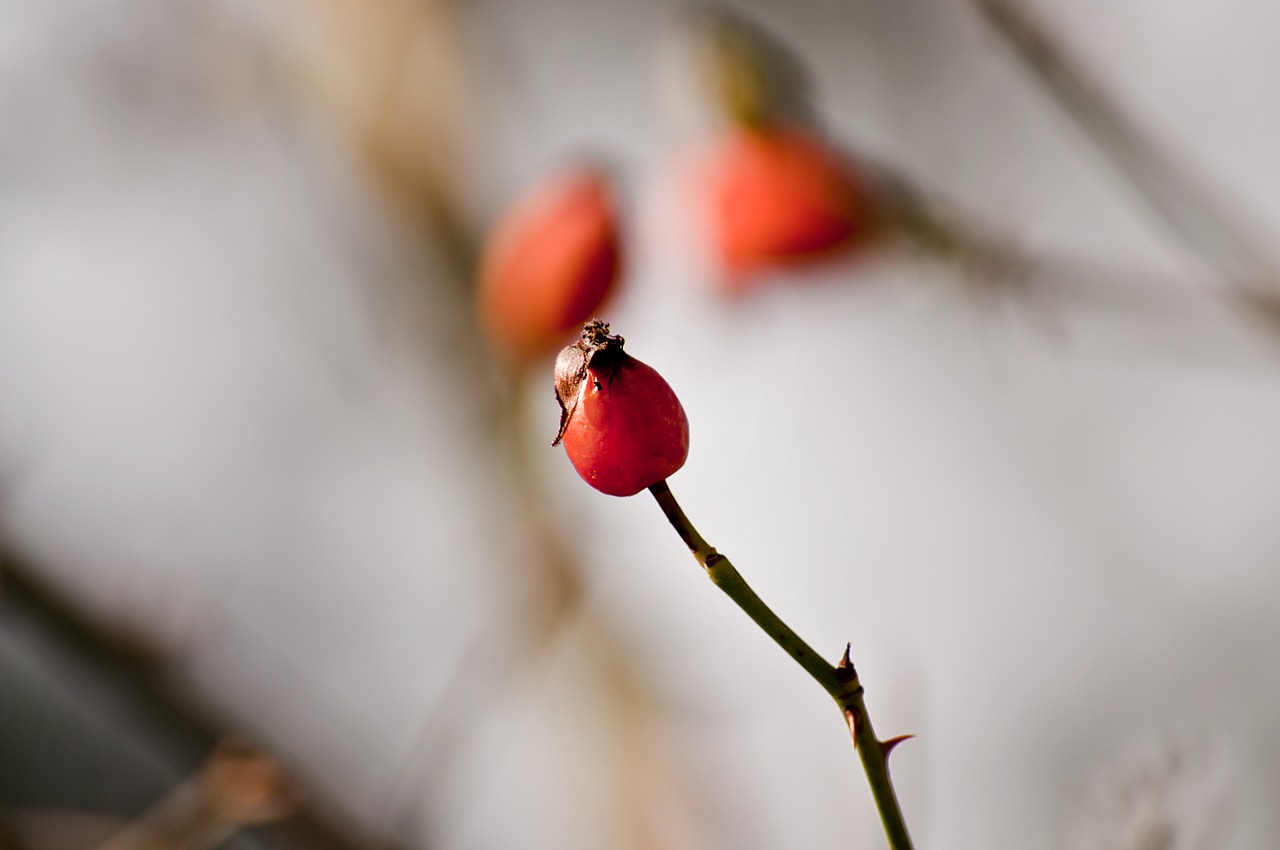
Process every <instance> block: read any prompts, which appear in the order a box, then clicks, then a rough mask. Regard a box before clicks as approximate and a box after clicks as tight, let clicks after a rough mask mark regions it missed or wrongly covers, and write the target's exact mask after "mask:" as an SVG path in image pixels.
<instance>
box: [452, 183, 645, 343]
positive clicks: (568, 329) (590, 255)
mask: <svg viewBox="0 0 1280 850" xmlns="http://www.w3.org/2000/svg"><path fill="white" fill-rule="evenodd" d="M620 269H621V248H620V245H619V238H618V222H617V213H616V210H615V206H614V198H613V191H612V188H611V186H610V181H609V177H608V175H607V174H606V173H605V172H604V171H603V170H602V169H600V168H598V167H596V166H592V165H586V164H577V165H571V166H568V167H565V168H561V169H559V170H557V171H555V172H553V173H551V174H549V175H547V176H546V177H544V178H543V179H542V180H540V181H538V182H537V183H535V184H534V185H533V186H531V187H529V188H528V189H527V190H526V191H525V192H523V193H522V194H521V195H520V196H519V197H517V198H516V199H515V201H514V202H513V203H512V204H511V205H510V206H509V207H508V208H507V209H506V210H504V211H503V213H502V214H501V215H500V216H499V217H498V220H497V222H496V223H495V224H494V226H493V228H492V229H491V231H490V233H489V236H488V239H487V240H486V242H485V245H484V248H483V251H482V253H481V259H480V279H479V285H478V291H477V310H478V313H479V318H480V323H481V325H482V327H483V328H484V331H485V334H486V336H487V337H488V339H489V343H490V345H491V346H492V347H493V349H494V350H495V351H497V352H498V353H499V354H500V355H501V356H502V357H504V358H505V359H507V360H508V361H510V362H512V363H514V364H523V363H527V362H529V361H531V360H533V359H535V358H537V357H540V356H542V355H547V354H550V353H551V352H552V351H554V350H555V349H556V348H557V347H559V346H561V345H563V344H564V342H565V341H566V340H567V339H568V338H570V337H571V336H572V334H573V332H574V330H575V329H577V328H578V327H580V326H581V325H582V323H583V322H585V321H586V320H587V319H589V318H590V317H591V316H592V315H594V314H595V313H596V311H597V310H599V308H600V306H601V305H602V304H604V302H605V301H606V300H607V299H608V297H609V295H610V294H611V292H612V291H613V289H614V288H615V286H616V285H617V283H618V279H619V273H620Z"/></svg>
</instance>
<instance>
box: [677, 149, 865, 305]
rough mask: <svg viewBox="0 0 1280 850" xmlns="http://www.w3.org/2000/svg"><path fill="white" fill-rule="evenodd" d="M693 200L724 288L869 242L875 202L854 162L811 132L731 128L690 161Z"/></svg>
mask: <svg viewBox="0 0 1280 850" xmlns="http://www.w3.org/2000/svg"><path fill="white" fill-rule="evenodd" d="M693 163H694V164H693V168H692V175H691V186H692V190H693V192H694V197H693V200H692V204H693V206H694V208H695V209H696V210H697V211H698V212H699V213H700V214H701V215H702V217H703V218H704V222H705V226H706V232H707V236H708V237H709V240H710V243H711V245H710V247H711V249H712V252H713V254H714V256H715V258H716V260H717V261H718V263H719V265H720V266H721V268H722V269H723V271H724V272H725V278H724V281H723V283H724V285H725V287H726V288H727V289H728V290H730V291H737V290H739V289H742V288H743V287H744V286H745V285H746V284H747V283H748V282H749V280H750V276H751V274H752V273H754V272H759V271H763V270H767V269H770V268H776V267H782V266H788V265H793V264H797V263H801V262H805V261H810V260H814V259H819V258H823V257H829V256H831V255H833V254H836V253H838V252H840V251H843V250H848V249H851V248H856V247H860V246H862V245H865V244H867V243H868V242H869V241H870V239H871V238H872V236H873V233H874V228H875V221H874V215H873V205H872V201H871V198H870V195H869V192H868V190H867V188H866V187H865V186H864V185H863V183H862V180H861V177H860V175H859V174H858V172H857V170H856V167H855V165H854V164H853V163H852V162H850V161H848V160H846V159H845V158H844V157H843V156H841V154H840V153H839V152H838V151H836V150H835V149H833V148H832V147H830V146H829V145H828V144H827V143H826V142H825V141H823V140H822V139H821V138H820V137H819V136H818V135H817V134H815V133H813V132H811V131H808V130H802V129H798V128H788V127H748V126H737V127H733V128H731V129H729V130H726V131H724V132H723V133H721V134H720V135H719V136H717V137H716V138H714V139H712V140H711V141H710V142H709V143H708V144H707V145H706V146H705V147H704V148H703V149H702V150H701V151H700V152H699V154H698V156H697V157H696V158H695V159H694V160H693Z"/></svg>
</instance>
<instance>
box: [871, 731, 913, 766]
mask: <svg viewBox="0 0 1280 850" xmlns="http://www.w3.org/2000/svg"><path fill="white" fill-rule="evenodd" d="M914 737H915V735H898V736H897V737H894V738H890V739H889V740H887V741H881V742H880V752H881V753H883V754H884V757H885V759H886V760H887V759H888V758H889V753H891V752H893V748H894V747H896V746H898V745H899V744H901V743H902V742H903V741H905V740H907V739H909V738H914Z"/></svg>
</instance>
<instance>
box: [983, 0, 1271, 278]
mask: <svg viewBox="0 0 1280 850" xmlns="http://www.w3.org/2000/svg"><path fill="white" fill-rule="evenodd" d="M974 2H975V3H976V5H977V7H978V9H979V11H980V12H981V13H982V15H983V16H984V17H985V18H986V20H987V22H988V23H989V24H990V25H991V26H992V28H993V29H994V30H995V32H996V33H997V34H998V35H999V36H1000V37H1001V38H1003V39H1004V41H1005V42H1006V43H1007V44H1008V45H1009V46H1010V47H1011V48H1012V49H1013V51H1014V53H1015V54H1016V55H1017V57H1018V58H1019V59H1020V60H1022V63H1023V65H1024V66H1025V67H1026V68H1027V70H1028V71H1030V73H1031V74H1032V76H1033V77H1034V78H1035V79H1036V80H1038V81H1039V82H1040V84H1041V85H1042V86H1043V87H1044V89H1045V90H1046V91H1047V92H1048V93H1049V94H1050V95H1051V96H1052V97H1053V98H1054V100H1055V101H1056V102H1057V103H1058V105H1059V106H1060V107H1061V108H1062V109H1063V110H1064V111H1065V112H1066V113H1067V114H1068V115H1069V116H1070V117H1071V118H1072V119H1073V120H1074V121H1075V122H1076V124H1077V125H1078V126H1079V127H1080V129H1081V130H1082V131H1083V132H1084V133H1085V134H1086V135H1087V136H1088V137H1089V138H1090V139H1091V140H1092V141H1093V143H1094V144H1095V145H1096V146H1097V147H1098V149H1099V150H1100V151H1101V152H1102V153H1103V155H1104V156H1106V157H1107V158H1108V159H1110V160H1111V162H1112V164H1113V165H1114V166H1115V168H1116V170H1117V171H1118V172H1119V173H1120V174H1121V175H1122V176H1123V177H1124V178H1125V180H1127V181H1128V183H1129V184H1130V185H1131V186H1132V187H1133V188H1134V190H1135V191H1136V192H1137V194H1138V196H1139V197H1140V198H1141V199H1142V200H1143V201H1144V202H1145V203H1146V205H1147V207H1148V209H1150V210H1151V212H1152V213H1154V214H1155V215H1156V216H1157V217H1158V218H1159V219H1160V221H1162V222H1163V223H1164V225H1165V226H1166V227H1167V228H1168V229H1169V230H1170V232H1172V233H1173V234H1174V235H1175V236H1177V237H1179V238H1180V239H1182V240H1183V241H1184V242H1185V243H1186V244H1187V245H1189V246H1190V247H1191V248H1192V249H1193V250H1195V251H1196V253H1198V254H1199V255H1200V256H1201V257H1202V258H1203V259H1204V260H1205V261H1206V262H1208V263H1209V265H1210V267H1211V268H1212V269H1214V270H1215V271H1217V272H1219V273H1221V274H1223V275H1224V276H1225V277H1226V278H1227V279H1228V280H1230V281H1231V282H1232V284H1233V286H1235V287H1236V288H1237V289H1250V288H1252V287H1258V286H1263V287H1266V291H1267V294H1268V295H1269V296H1270V299H1274V298H1275V295H1274V288H1275V286H1276V285H1277V283H1280V269H1278V268H1277V266H1276V264H1275V261H1274V260H1273V259H1272V257H1271V256H1270V255H1269V253H1268V252H1267V251H1266V250H1265V249H1263V248H1262V247H1261V242H1260V240H1259V239H1257V238H1256V237H1254V236H1253V235H1252V234H1251V233H1250V232H1249V230H1248V228H1246V227H1245V226H1244V224H1243V223H1242V222H1241V221H1239V220H1238V219H1237V218H1236V217H1235V216H1234V215H1232V214H1231V213H1229V212H1228V211H1227V210H1225V209H1224V208H1223V207H1222V206H1221V205H1220V203H1219V202H1218V200H1217V199H1216V198H1213V197H1211V194H1210V192H1209V191H1208V190H1207V189H1206V188H1205V187H1203V186H1201V185H1198V184H1197V183H1196V182H1194V181H1193V180H1191V179H1190V178H1188V177H1187V176H1186V175H1185V174H1184V173H1182V172H1180V171H1179V170H1178V169H1177V168H1176V167H1175V166H1174V165H1173V164H1172V162H1171V161H1170V160H1169V158H1168V157H1167V156H1165V155H1164V154H1163V152H1162V151H1160V150H1159V149H1158V147H1157V146H1156V145H1155V144H1154V143H1153V142H1152V141H1151V140H1150V138H1148V137H1147V136H1146V135H1144V134H1143V133H1142V132H1141V131H1140V130H1139V129H1138V128H1137V127H1136V126H1135V125H1134V123H1133V122H1132V121H1131V120H1129V118H1128V117H1127V116H1126V115H1125V113H1124V111H1123V110H1121V108H1120V107H1119V106H1118V105H1117V104H1116V103H1115V102H1114V101H1113V100H1112V99H1111V97H1110V96H1109V95H1108V94H1107V92H1106V91H1105V90H1104V89H1103V87H1102V86H1101V85H1099V84H1098V83H1097V81H1095V80H1093V79H1092V78H1091V77H1090V76H1089V75H1088V74H1087V73H1086V72H1085V71H1084V70H1083V69H1082V68H1081V66H1080V63H1078V62H1076V61H1074V60H1073V59H1072V58H1071V57H1069V56H1068V55H1067V53H1066V51H1065V50H1063V48H1062V47H1061V46H1060V45H1059V44H1058V42H1057V40H1056V39H1055V38H1054V37H1053V35H1052V34H1051V33H1050V31H1049V29H1048V28H1047V27H1046V26H1045V24H1044V23H1043V22H1042V21H1040V20H1039V19H1038V18H1037V17H1036V16H1034V15H1033V14H1032V13H1031V12H1029V11H1028V10H1027V9H1025V8H1024V7H1023V5H1022V4H1021V3H1020V2H1018V0H974ZM1256 297H1257V296H1255V295H1250V296H1249V299H1248V300H1250V301H1252V300H1255V299H1256Z"/></svg>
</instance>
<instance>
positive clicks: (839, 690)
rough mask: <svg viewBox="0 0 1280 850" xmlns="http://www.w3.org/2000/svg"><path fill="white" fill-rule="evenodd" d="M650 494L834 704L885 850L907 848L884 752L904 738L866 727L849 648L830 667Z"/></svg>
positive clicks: (715, 576)
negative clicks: (855, 757) (861, 773)
mask: <svg viewBox="0 0 1280 850" xmlns="http://www.w3.org/2000/svg"><path fill="white" fill-rule="evenodd" d="M649 492H651V493H652V494H653V497H654V499H656V500H657V502H658V505H659V507H661V508H662V512H663V513H664V514H665V515H666V517H667V519H668V520H669V521H670V522H671V525H672V527H673V528H675V530H676V533H677V534H679V535H680V539H681V540H683V541H684V543H685V545H686V546H688V547H689V551H690V552H692V553H693V557H694V558H696V559H697V561H698V563H699V564H700V565H701V566H702V568H703V569H704V570H705V571H706V573H707V576H708V578H710V579H711V581H712V582H713V583H714V584H715V585H716V587H718V588H720V589H721V590H722V591H724V593H725V595H726V596H728V597H729V598H730V599H732V600H733V601H734V603H735V604H736V605H737V606H738V607H739V608H741V609H742V610H743V611H744V612H745V613H746V615H747V616H748V617H750V618H751V619H752V620H753V621H754V622H755V624H756V625H757V626H759V627H760V628H761V629H762V630H763V631H764V632H765V634H767V635H768V636H769V637H770V638H772V639H773V642H774V643H776V644H777V645H778V646H780V647H782V650H783V651H784V652H786V653H787V655H790V656H791V658H792V660H794V661H795V662H796V663H797V664H799V665H800V666H801V667H803V668H804V670H805V672H806V673H808V674H809V675H810V676H812V677H813V679H814V681H816V682H817V683H818V684H819V685H821V686H822V688H823V690H825V691H826V692H827V693H828V694H830V696H831V698H832V699H834V700H835V701H836V705H838V706H839V707H840V712H841V714H842V715H844V718H845V722H846V723H848V724H849V731H850V733H851V734H852V735H853V743H854V748H855V749H856V750H857V752H858V757H859V759H861V761H862V769H863V771H864V772H865V773H866V775H867V782H868V783H869V784H870V785H871V794H872V796H873V797H874V798H875V802H876V809H877V810H878V811H879V812H880V820H881V822H882V823H883V824H884V831H885V835H886V836H887V837H888V839H889V847H890V848H892V850H911V836H910V835H909V834H908V833H907V825H906V822H905V820H903V817H902V807H901V806H900V805H899V804H898V796H897V793H896V792H895V791H894V788H893V780H892V779H891V778H890V777H889V753H890V751H891V750H892V749H893V748H894V747H895V746H896V745H897V744H899V743H900V742H901V741H902V740H904V738H902V737H899V738H891V739H889V740H887V741H881V740H880V739H879V738H877V737H876V733H875V730H874V729H872V728H871V717H870V715H869V714H867V707H866V704H865V703H864V701H863V688H862V683H861V682H860V681H859V680H858V673H857V671H856V670H855V669H854V667H853V663H852V662H851V661H850V660H849V647H848V646H846V647H845V651H844V657H843V658H841V660H840V663H839V665H837V666H832V665H830V664H828V663H827V662H826V661H824V660H823V659H822V656H820V655H819V654H818V653H817V652H815V651H814V650H813V648H812V647H811V646H809V644H807V643H805V642H804V639H802V638H801V637H800V636H799V635H797V634H796V633H795V632H794V631H792V629H791V627H790V626H788V625H787V624H786V623H784V622H783V621H782V620H781V619H780V618H779V617H778V615H777V614H775V613H773V610H772V609H771V608H770V607H769V606H768V605H766V604H765V602H764V600H762V599H761V598H760V597H759V596H757V595H756V592H755V591H754V590H752V589H751V586H750V585H748V584H747V582H746V580H745V579H743V577H742V575H741V574H740V573H739V572H738V571H737V570H736V569H734V566H733V564H731V563H730V562H729V559H728V558H726V557H725V556H724V555H721V554H720V553H719V552H717V551H716V550H715V549H714V548H712V547H711V546H710V545H708V544H707V541H706V540H704V539H703V538H702V535H701V534H699V533H698V530H697V529H696V528H694V527H693V523H691V522H690V521H689V518H688V517H687V516H685V513H684V511H683V510H682V509H681V508H680V505H679V503H678V502H676V499H675V496H674V495H672V493H671V488H670V487H668V486H667V482H666V481H660V482H659V483H657V484H654V485H653V486H652V487H650V488H649ZM908 737H909V736H908Z"/></svg>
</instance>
